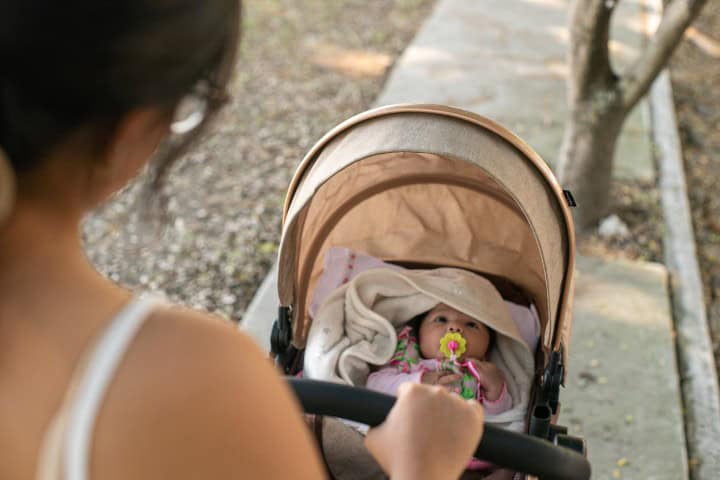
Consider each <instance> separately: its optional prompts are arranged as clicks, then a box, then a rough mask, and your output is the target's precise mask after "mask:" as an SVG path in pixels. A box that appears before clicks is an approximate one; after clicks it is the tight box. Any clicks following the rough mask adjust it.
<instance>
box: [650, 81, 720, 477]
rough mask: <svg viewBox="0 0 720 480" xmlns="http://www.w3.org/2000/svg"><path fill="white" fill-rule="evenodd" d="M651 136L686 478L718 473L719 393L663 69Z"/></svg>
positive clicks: (653, 94)
mask: <svg viewBox="0 0 720 480" xmlns="http://www.w3.org/2000/svg"><path fill="white" fill-rule="evenodd" d="M650 109H651V121H652V127H653V128H652V130H653V139H654V142H655V146H656V158H657V162H658V169H659V182H658V184H659V189H660V196H661V201H662V207H663V215H664V217H665V226H666V229H665V235H664V239H663V240H664V247H665V264H666V265H667V268H668V270H669V271H670V288H671V291H672V301H673V316H674V320H675V328H676V334H677V337H676V339H677V342H676V344H677V351H678V360H679V370H680V376H681V382H680V383H681V390H682V395H683V404H684V407H685V435H686V441H687V448H688V455H689V464H690V478H691V479H693V480H710V479H717V478H720V393H719V391H718V380H717V370H716V367H715V359H714V358H713V351H712V342H711V340H710V331H709V328H708V324H707V315H706V310H705V301H704V298H703V286H702V280H701V277H700V269H699V267H698V261H697V254H696V251H695V237H694V234H693V226H692V220H691V218H692V217H691V214H690V205H689V201H688V197H687V187H686V184H685V173H684V170H683V160H682V150H681V147H680V139H679V136H678V129H677V122H676V119H675V109H674V106H673V97H672V86H671V84H670V76H669V74H668V72H667V71H664V72H662V73H661V74H660V75H659V76H658V78H657V80H656V81H655V83H654V84H653V86H652V88H651V90H650Z"/></svg>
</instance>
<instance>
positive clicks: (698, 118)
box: [671, 2, 720, 364]
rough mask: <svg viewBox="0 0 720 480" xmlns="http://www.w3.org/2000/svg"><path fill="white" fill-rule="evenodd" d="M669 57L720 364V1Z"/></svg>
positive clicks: (711, 4)
mask: <svg viewBox="0 0 720 480" xmlns="http://www.w3.org/2000/svg"><path fill="white" fill-rule="evenodd" d="M694 27H695V30H694V31H691V33H690V38H688V39H686V40H685V41H684V42H683V44H682V45H680V48H679V49H678V52H677V53H676V55H675V57H674V58H673V61H672V63H671V74H672V81H673V89H674V93H675V105H676V108H677V115H678V123H679V126H680V134H681V140H682V144H683V157H684V160H685V174H686V176H687V182H688V191H689V196H690V205H691V208H692V215H693V224H694V227H695V241H696V244H697V249H698V258H699V261H700V269H701V273H702V276H703V283H704V287H705V292H704V293H705V302H706V304H707V306H708V320H709V322H710V328H711V331H712V335H713V340H714V346H715V358H716V361H717V362H718V364H720V193H719V192H718V186H719V185H720V4H719V3H718V2H707V3H706V5H705V8H704V9H703V11H702V13H701V15H700V17H699V18H698V19H697V21H696V22H695V24H694Z"/></svg>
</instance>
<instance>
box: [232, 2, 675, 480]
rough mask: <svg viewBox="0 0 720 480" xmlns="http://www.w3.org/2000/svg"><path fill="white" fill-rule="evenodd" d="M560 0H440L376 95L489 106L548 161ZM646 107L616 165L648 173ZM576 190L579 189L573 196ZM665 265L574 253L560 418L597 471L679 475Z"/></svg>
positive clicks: (635, 22) (631, 31)
mask: <svg viewBox="0 0 720 480" xmlns="http://www.w3.org/2000/svg"><path fill="white" fill-rule="evenodd" d="M568 10H569V2H568V1H566V0H542V1H541V0H507V1H503V2H497V1H492V0H473V1H467V0H438V3H437V5H436V8H435V9H434V11H433V13H432V14H431V16H430V17H429V18H428V19H427V20H426V23H425V24H424V25H423V27H422V28H421V30H420V31H419V33H418V35H417V36H416V38H415V39H414V40H413V42H412V44H411V45H410V46H409V47H408V48H407V49H406V51H405V52H404V54H403V56H402V57H401V58H400V60H399V61H398V63H397V64H396V65H395V67H394V69H393V72H392V74H391V76H390V77H389V79H388V81H387V84H386V87H385V90H384V91H383V93H382V94H381V95H380V97H379V98H378V99H377V102H376V104H377V105H385V104H392V103H401V102H413V103H440V104H448V105H453V106H457V107H460V108H464V109H468V110H472V111H475V112H477V113H480V114H482V115H486V116H488V117H490V118H493V119H494V120H497V121H499V122H500V123H502V124H504V125H505V126H507V127H509V128H510V129H511V130H513V131H514V132H515V133H517V134H519V135H520V136H521V137H523V138H524V139H525V140H526V141H528V143H529V144H530V145H532V146H533V147H534V148H535V149H536V150H537V151H538V152H539V153H540V154H541V155H542V156H543V158H545V159H546V160H548V161H550V162H551V161H552V160H553V158H554V156H555V155H556V153H557V151H558V150H559V146H560V139H561V137H562V125H563V123H564V120H565V118H564V117H565V110H566V107H565V104H566V103H565V102H566V101H565V83H564V77H565V74H566V72H567V65H566V60H565V51H566V43H567V38H568V32H567V27H566V18H567V15H568ZM615 18H616V19H618V21H617V22H616V23H615V24H614V25H613V39H614V40H613V43H612V50H613V51H614V53H615V54H617V55H618V58H619V62H620V64H622V63H625V62H627V61H629V60H630V59H631V58H632V57H633V55H635V54H637V53H638V52H639V49H640V47H641V46H642V43H643V41H644V37H643V35H642V32H643V28H644V27H643V21H644V20H643V19H644V15H643V12H642V4H641V3H640V1H639V0H626V1H624V2H621V3H620V8H619V11H618V12H617V13H616V15H615ZM646 111H647V106H646V104H645V103H641V104H640V105H639V107H638V108H637V109H636V112H634V114H633V115H632V116H631V118H630V119H629V121H628V122H627V123H626V128H625V131H624V133H623V136H622V139H621V143H620V147H619V151H618V161H619V168H618V169H617V175H618V176H620V177H623V178H635V179H643V180H652V179H654V178H655V171H654V166H653V161H652V151H651V144H650V134H649V127H648V126H649V122H648V118H647V114H646ZM580 201H581V199H580ZM274 275H275V271H274V270H273V271H272V272H271V274H270V275H269V276H268V278H267V279H266V280H265V282H264V283H263V285H262V286H261V288H260V289H259V290H258V293H257V295H256V298H255V301H254V302H253V303H252V304H251V306H250V307H249V308H248V311H247V314H246V316H245V319H244V322H243V328H245V329H246V330H247V331H248V332H250V333H251V334H252V335H253V336H254V337H255V338H256V339H257V340H258V342H259V343H260V344H261V345H262V346H263V348H266V349H267V348H269V341H268V338H269V330H270V326H271V323H272V320H273V319H274V317H275V314H276V313H275V312H276V308H277V295H276V291H275V277H274ZM667 283H668V276H667V272H666V270H665V268H664V267H663V266H662V265H657V264H647V263H645V264H643V263H629V262H614V261H606V260H603V259H601V258H580V259H579V261H578V277H577V289H576V296H575V320H574V333H573V338H572V343H571V346H570V352H571V355H570V361H569V376H568V382H567V383H568V385H567V388H566V389H565V390H564V391H563V392H561V397H560V398H561V402H562V405H563V407H562V413H561V417H560V423H561V424H564V425H567V426H569V427H570V432H571V433H573V434H578V435H581V436H583V437H585V439H586V440H587V442H588V450H589V457H590V460H591V462H592V465H593V478H594V479H597V480H602V479H615V478H625V479H657V480H660V479H667V480H682V479H686V478H687V458H686V457H687V456H686V449H685V438H684V430H683V423H682V406H681V400H680V392H679V377H678V373H677V366H676V365H677V362H676V358H675V348H674V341H673V329H672V318H671V307H670V302H669V297H668V285H667Z"/></svg>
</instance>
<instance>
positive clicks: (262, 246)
mask: <svg viewBox="0 0 720 480" xmlns="http://www.w3.org/2000/svg"><path fill="white" fill-rule="evenodd" d="M243 4H244V12H243V15H244V19H243V20H244V21H243V30H244V32H243V38H242V42H241V57H240V59H239V61H238V64H237V69H236V77H235V81H234V83H233V85H232V86H231V93H232V95H233V101H232V102H231V103H230V104H229V105H228V106H227V107H226V108H225V110H224V112H223V113H222V114H221V116H220V118H218V119H217V121H216V123H215V124H214V128H213V129H212V131H211V132H210V134H209V135H208V136H207V139H206V141H205V142H203V143H202V144H201V145H199V146H198V147H197V148H195V149H194V151H193V152H192V153H190V154H189V155H187V157H186V158H185V159H184V160H183V161H181V162H180V163H179V164H178V165H176V166H175V168H174V170H173V172H172V175H171V176H170V178H169V182H168V189H167V194H168V197H169V198H170V201H169V203H168V205H167V211H168V217H169V223H168V224H167V225H166V226H165V228H164V231H162V232H158V231H157V229H156V228H153V227H152V225H150V224H148V223H147V222H142V221H141V220H140V219H139V215H138V214H139V213H140V212H142V211H143V210H146V205H143V204H142V203H143V200H142V199H143V198H144V197H143V196H141V195H139V192H140V191H141V188H140V187H141V185H134V186H132V187H131V188H129V189H128V190H127V191H126V192H124V193H123V194H121V195H119V196H118V197H117V198H116V199H114V201H113V202H111V203H109V204H108V205H107V206H106V207H105V208H103V209H102V211H100V212H98V213H97V214H95V215H93V216H92V217H91V218H89V219H88V220H87V221H86V223H85V227H84V239H85V243H86V248H87V252H88V255H89V257H90V258H91V260H92V261H93V262H94V263H95V264H96V265H97V266H98V268H99V269H100V270H101V271H102V272H103V273H105V274H106V275H108V276H109V277H110V278H112V279H113V280H116V281H118V282H120V283H122V284H124V285H126V286H128V287H130V288H133V289H138V290H150V291H163V292H165V293H166V294H168V296H169V297H170V299H171V300H172V301H175V302H180V303H184V304H187V305H190V306H194V307H197V308H201V309H205V310H210V311H214V312H217V313H219V314H221V315H223V316H226V317H228V318H231V319H234V320H239V319H240V318H241V317H242V315H243V313H244V311H245V309H246V307H247V304H248V303H249V301H250V300H251V299H252V296H253V294H254V292H255V289H256V288H257V286H258V285H259V284H260V282H261V281H262V279H263V278H264V276H265V274H266V273H267V270H268V269H269V267H270V265H271V264H272V262H273V260H274V258H275V254H276V249H277V244H278V242H279V239H280V218H281V213H282V205H283V201H284V196H285V190H286V188H287V186H288V184H289V181H290V178H291V175H292V173H293V172H294V170H295V167H296V166H297V165H298V164H299V162H300V161H301V160H302V158H303V156H304V155H305V153H306V152H307V151H308V150H309V149H310V147H311V146H312V145H313V144H314V143H315V141H317V140H318V139H319V138H320V137H321V136H322V135H323V134H324V133H325V132H327V131H328V130H330V129H331V128H332V127H333V126H335V125H336V124H338V123H339V122H341V121H342V120H344V119H346V118H348V117H350V116H352V115H354V114H356V113H359V112H361V111H363V110H366V109H367V108H369V107H370V106H371V105H372V102H373V101H374V99H375V98H376V97H377V95H378V94H379V92H380V90H381V88H382V86H383V83H384V80H385V78H386V75H387V73H388V72H389V70H390V68H391V67H392V64H393V62H394V61H395V60H396V58H397V57H398V55H399V54H400V53H401V52H402V51H403V49H404V48H405V46H406V45H407V44H408V43H409V41H410V40H411V39H412V37H413V36H414V34H415V31H416V29H417V28H418V27H419V26H420V25H421V23H422V20H423V19H424V18H425V17H426V16H427V14H428V13H429V12H430V9H431V7H432V4H433V1H432V0H372V1H371V2H368V1H365V0H248V1H245V2H243ZM271 320H272V319H269V320H268V321H271Z"/></svg>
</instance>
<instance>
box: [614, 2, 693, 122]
mask: <svg viewBox="0 0 720 480" xmlns="http://www.w3.org/2000/svg"><path fill="white" fill-rule="evenodd" d="M705 2H706V0H672V1H671V2H670V3H669V4H668V5H667V7H666V8H665V13H664V14H663V18H662V21H661V22H660V25H659V26H658V28H657V30H656V31H655V34H654V35H653V36H652V38H651V39H650V42H649V44H648V46H647V48H646V49H645V52H644V53H643V54H642V55H641V56H640V58H639V59H638V60H637V61H636V62H635V63H634V64H633V66H632V67H630V69H628V71H627V72H626V73H625V74H624V75H623V76H622V78H621V79H620V82H619V88H620V91H621V93H622V97H623V100H622V102H623V108H624V109H625V110H626V111H629V110H630V109H632V108H633V107H634V106H635V104H636V103H637V102H638V100H640V99H641V98H642V97H643V95H645V94H646V93H647V90H648V88H649V87H650V85H651V84H652V82H653V81H654V80H655V77H656V76H657V75H658V73H660V71H661V70H662V68H663V66H664V65H665V62H667V60H668V58H670V55H672V53H673V51H674V50H675V48H676V47H677V46H678V45H679V43H680V39H681V38H682V35H683V33H684V32H685V29H686V28H687V27H688V26H689V25H690V24H691V23H692V21H693V20H694V19H695V17H697V16H698V14H699V13H700V10H701V9H702V7H703V6H704V5H705Z"/></svg>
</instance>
